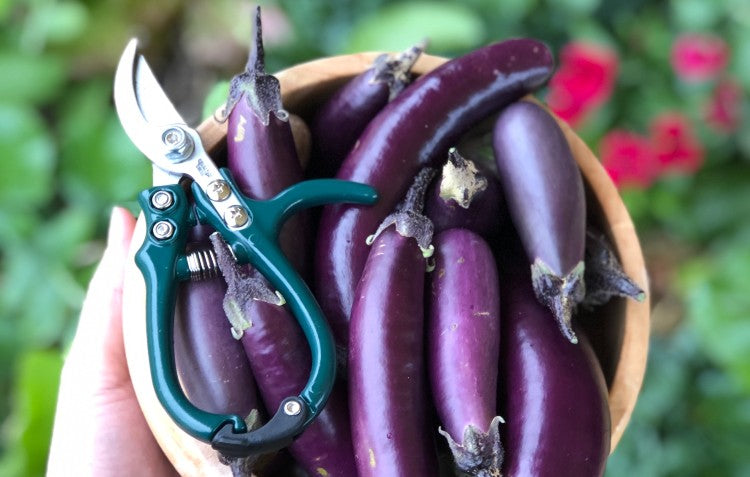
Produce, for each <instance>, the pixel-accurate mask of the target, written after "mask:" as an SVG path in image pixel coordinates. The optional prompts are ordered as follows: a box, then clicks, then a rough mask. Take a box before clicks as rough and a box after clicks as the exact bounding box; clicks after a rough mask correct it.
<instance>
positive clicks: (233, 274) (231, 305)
mask: <svg viewBox="0 0 750 477" xmlns="http://www.w3.org/2000/svg"><path fill="white" fill-rule="evenodd" d="M209 238H210V240H211V244H212V245H213V248H214V252H215V253H216V262H217V264H218V266H219V270H221V274H222V275H223V276H224V281H226V283H227V291H226V294H225V295H224V303H223V305H224V313H225V314H226V315H227V320H228V321H229V323H230V325H232V336H234V338H235V339H240V338H242V335H243V334H244V332H245V330H246V329H248V328H250V327H251V326H253V322H252V320H251V319H250V317H249V314H248V312H247V310H248V304H249V303H251V302H252V301H263V302H265V303H269V304H271V305H276V306H282V305H283V304H284V303H285V300H284V297H283V296H282V295H281V294H280V293H279V292H278V291H276V290H274V289H273V288H272V287H271V286H270V284H269V283H268V281H267V280H266V279H265V277H263V275H261V273H260V272H259V271H258V270H256V269H255V268H252V267H250V266H249V265H239V264H238V263H237V261H236V260H235V259H234V254H233V253H232V249H231V248H229V245H228V244H227V243H226V242H225V241H224V239H223V238H222V236H221V235H219V234H218V233H213V234H211V236H210V237H209Z"/></svg>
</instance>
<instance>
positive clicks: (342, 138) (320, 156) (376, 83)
mask: <svg viewBox="0 0 750 477" xmlns="http://www.w3.org/2000/svg"><path fill="white" fill-rule="evenodd" d="M423 50H424V43H420V44H417V45H414V46H412V47H411V48H409V49H408V50H406V51H404V52H402V53H400V54H398V55H391V54H383V55H380V56H378V57H377V58H376V59H375V62H374V64H373V65H372V66H371V67H370V68H368V69H367V70H365V71H364V72H363V73H360V74H359V75H357V76H355V77H354V78H352V79H351V80H349V81H348V82H347V83H346V84H345V85H344V86H342V87H341V88H340V89H338V90H337V91H336V92H335V93H334V94H333V96H331V97H330V98H329V99H328V100H327V101H326V102H325V104H323V106H321V108H320V109H319V110H318V112H317V113H316V114H315V117H314V118H313V120H312V122H311V133H312V135H313V160H312V165H311V169H312V171H311V175H313V176H316V177H329V176H332V175H334V174H335V173H336V171H337V170H338V169H339V167H340V166H341V163H342V162H343V161H344V158H346V155H347V153H348V152H349V151H350V150H351V148H352V147H353V146H354V144H355V143H356V142H357V139H358V138H359V136H360V135H361V134H362V131H364V130H365V127H367V124H368V123H369V122H370V121H371V120H372V118H374V117H375V115H377V113H378V112H380V110H381V109H383V107H384V106H385V105H386V104H388V101H390V100H392V99H393V98H395V97H396V95H398V94H399V93H400V92H401V91H402V90H403V89H404V88H405V87H406V86H407V85H408V84H409V83H410V82H411V81H412V75H411V68H412V66H414V63H415V62H416V61H417V59H418V58H419V56H420V55H421V54H422V51H423Z"/></svg>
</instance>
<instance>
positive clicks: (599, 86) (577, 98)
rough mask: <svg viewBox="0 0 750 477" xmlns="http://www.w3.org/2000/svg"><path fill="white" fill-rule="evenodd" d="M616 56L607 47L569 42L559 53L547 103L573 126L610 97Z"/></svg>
mask: <svg viewBox="0 0 750 477" xmlns="http://www.w3.org/2000/svg"><path fill="white" fill-rule="evenodd" d="M618 62H619V61H618V58H617V54H616V53H615V52H614V51H613V50H611V49H610V48H608V47H605V46H602V45H596V44H593V43H584V42H573V43H569V44H567V45H566V46H565V47H563V49H562V51H561V52H560V66H559V68H558V70H557V72H556V73H555V75H554V76H553V77H552V79H551V80H550V82H549V95H548V96H547V104H548V105H549V107H550V109H552V111H554V112H555V113H556V114H557V115H558V116H560V117H561V118H562V119H564V120H566V121H568V122H569V123H570V124H571V125H575V124H577V123H579V122H580V121H582V120H583V119H584V118H585V117H586V116H587V115H588V114H589V113H591V111H593V110H594V109H596V108H597V107H599V106H600V105H601V104H602V103H604V102H605V101H607V99H609V97H610V96H611V95H612V90H613V89H614V84H615V78H616V77H617V69H618Z"/></svg>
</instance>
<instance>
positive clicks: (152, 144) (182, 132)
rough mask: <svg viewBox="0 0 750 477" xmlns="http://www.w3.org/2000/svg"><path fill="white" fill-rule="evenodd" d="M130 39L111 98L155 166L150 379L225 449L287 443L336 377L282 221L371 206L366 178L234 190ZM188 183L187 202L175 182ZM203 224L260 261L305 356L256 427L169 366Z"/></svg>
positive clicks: (147, 275)
mask: <svg viewBox="0 0 750 477" xmlns="http://www.w3.org/2000/svg"><path fill="white" fill-rule="evenodd" d="M137 47H138V42H137V40H136V39H133V40H131V41H130V42H129V43H128V45H127V47H126V48H125V51H124V52H123V54H122V57H121V59H120V63H119V65H118V67H117V72H116V74H115V85H114V99H115V105H116V109H117V113H118V115H119V117H120V122H121V123H122V126H123V128H124V129H125V132H126V133H127V134H128V136H129V137H130V139H131V140H132V141H133V143H134V144H135V145H136V146H137V147H138V148H139V149H140V150H141V152H142V153H143V154H145V155H146V157H148V158H149V159H150V160H151V162H152V163H153V171H154V174H153V179H154V186H153V187H152V188H149V189H147V190H144V191H143V192H141V194H140V196H139V197H138V201H139V203H140V206H141V208H142V209H143V213H144V216H145V219H146V224H147V233H146V237H145V239H144V242H143V245H142V246H141V248H140V250H139V251H138V253H137V254H136V262H137V265H138V267H139V269H140V270H141V272H142V273H143V277H144V280H145V284H146V294H147V296H146V306H147V310H146V320H147V324H146V326H147V328H146V332H147V341H148V343H147V345H148V355H149V356H148V357H149V362H150V369H151V375H152V380H153V386H154V389H155V391H156V395H157V397H158V398H159V401H160V402H161V404H162V406H163V407H164V409H165V410H166V411H167V413H168V414H169V415H170V417H171V418H172V419H173V420H174V421H175V422H176V423H177V424H178V425H179V426H180V427H181V428H182V429H183V430H185V431H186V432H187V433H189V434H191V435H192V436H194V437H195V438H197V439H200V440H203V441H205V442H209V443H211V445H212V446H213V447H214V448H215V449H217V450H219V451H221V452H222V453H223V454H225V455H227V456H246V455H249V454H251V453H263V452H267V451H271V450H276V449H280V448H282V447H284V446H287V445H289V444H290V443H291V442H292V440H293V439H294V438H295V437H296V436H297V435H299V434H300V433H301V432H302V431H303V430H304V429H305V427H306V426H307V425H309V424H310V423H311V422H312V421H313V420H314V419H315V417H316V416H317V415H318V413H319V412H320V411H321V409H322V408H323V406H324V405H325V403H326V401H327V399H328V396H329V395H330V392H331V389H332V387H333V381H334V378H335V372H336V369H335V366H336V355H335V346H334V342H333V337H332V334H331V331H330V329H329V327H328V325H327V323H326V321H325V318H324V316H323V313H322V311H321V309H320V307H319V306H318V304H317V302H316V301H315V298H314V297H313V295H312V293H311V292H310V289H309V288H308V287H307V285H306V284H305V282H304V281H303V280H302V278H301V277H300V276H299V275H298V274H297V272H296V271H295V270H294V268H293V267H292V266H291V265H290V264H289V262H288V261H287V259H286V257H285V256H284V254H283V253H282V252H281V250H280V249H279V247H278V244H277V237H278V232H279V228H280V227H281V225H282V224H283V223H284V221H285V220H286V219H287V218H288V217H290V216H291V215H292V214H293V213H295V212H297V211H299V210H301V209H303V208H306V207H313V206H318V205H323V204H328V203H336V202H349V203H357V204H372V203H374V202H375V201H376V200H377V193H376V191H375V190H374V189H373V188H372V187H370V186H367V185H365V184H359V183H355V182H348V181H340V180H335V179H318V180H309V181H304V182H300V183H297V184H295V185H293V186H291V187H289V188H288V189H286V190H284V191H282V192H281V193H280V194H278V195H277V196H276V197H274V198H272V199H269V200H253V199H250V198H248V197H246V196H244V195H243V194H242V193H241V192H240V191H239V189H238V187H237V185H236V183H235V181H234V180H233V179H232V176H231V174H230V172H229V170H227V169H224V168H221V169H220V168H218V167H217V166H216V165H215V163H214V161H213V160H212V159H211V158H210V157H209V156H208V154H207V153H206V151H205V150H204V148H203V145H202V143H201V138H200V136H199V135H198V133H197V131H195V130H194V129H192V128H190V127H189V126H188V125H187V124H186V123H185V121H184V120H183V118H182V117H181V116H180V114H179V113H178V112H177V110H176V109H175V107H174V105H173V104H172V103H171V101H170V100H169V98H168V97H167V96H166V94H165V93H164V91H163V90H162V88H161V86H160V85H159V83H158V81H157V80H156V78H155V76H154V74H153V72H152V71H151V69H150V67H149V66H148V64H147V63H146V60H145V59H144V58H143V57H142V56H141V55H138V54H137ZM185 178H189V179H192V184H191V185H190V187H191V191H192V197H193V201H194V203H193V204H191V203H190V202H189V199H188V196H187V194H186V192H185V190H184V189H183V187H182V185H181V183H184V179H185ZM198 224H208V225H210V226H211V227H213V228H214V229H215V230H216V231H217V232H218V233H220V234H221V236H222V237H223V239H224V241H225V242H226V243H227V244H228V245H229V247H230V248H231V250H232V252H233V254H234V257H235V258H236V260H237V262H238V263H250V264H251V265H252V266H254V267H255V268H257V269H258V270H259V271H260V272H261V273H262V274H263V275H264V276H265V277H266V278H267V279H268V281H269V282H270V283H271V285H272V286H274V287H275V288H276V289H277V290H278V291H279V292H280V293H281V294H282V296H283V297H284V299H285V300H286V302H287V304H288V306H289V307H290V309H291V311H292V313H293V314H294V316H295V317H296V319H297V321H298V322H299V325H300V327H301V328H302V330H303V332H304V334H305V337H306V339H307V341H308V343H309V346H310V350H311V353H312V369H311V372H310V377H309V379H308V382H307V384H306V385H305V387H304V389H303V390H302V391H301V392H300V394H299V395H297V396H289V397H288V398H286V399H285V400H284V401H283V402H282V403H281V405H280V407H279V409H278V411H277V412H276V413H275V415H274V416H273V417H272V418H271V419H270V420H269V421H268V422H267V423H266V424H265V425H263V426H262V427H260V428H258V429H256V430H252V431H250V430H248V428H247V426H246V424H245V421H244V420H243V418H242V417H241V416H238V415H234V414H214V413H210V412H206V411H204V410H201V409H199V408H197V407H196V406H194V405H193V404H192V403H191V402H190V401H189V400H188V398H187V397H186V395H185V393H184V391H183V390H182V388H181V387H180V384H179V380H178V377H177V372H176V369H175V360H174V346H173V329H174V307H175V301H176V290H177V281H178V280H188V279H190V277H191V274H192V275H195V274H196V273H195V272H196V270H195V269H194V267H195V265H194V264H191V263H190V262H191V261H190V260H189V257H188V256H187V255H186V252H185V246H186V243H187V237H188V233H189V231H190V229H191V227H193V226H195V225H198Z"/></svg>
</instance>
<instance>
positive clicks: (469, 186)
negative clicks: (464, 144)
mask: <svg viewBox="0 0 750 477" xmlns="http://www.w3.org/2000/svg"><path fill="white" fill-rule="evenodd" d="M487 184H488V182H487V178H486V177H484V175H482V173H481V172H479V170H478V169H477V166H476V164H474V162H473V161H471V160H469V159H466V158H465V157H463V156H462V155H461V154H459V153H458V151H457V150H456V148H454V147H452V148H451V149H450V150H449V151H448V161H447V162H446V163H445V165H444V166H443V170H442V175H441V177H440V198H441V199H443V200H444V201H445V202H448V201H449V200H452V201H454V202H455V203H457V204H458V205H460V206H461V207H463V208H464V209H468V208H469V206H470V205H471V201H472V200H473V199H474V197H475V196H476V195H477V194H478V193H480V192H482V191H483V190H485V189H486V188H487Z"/></svg>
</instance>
